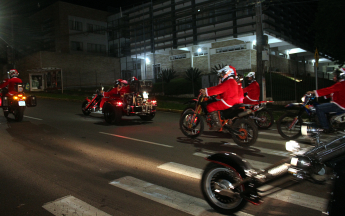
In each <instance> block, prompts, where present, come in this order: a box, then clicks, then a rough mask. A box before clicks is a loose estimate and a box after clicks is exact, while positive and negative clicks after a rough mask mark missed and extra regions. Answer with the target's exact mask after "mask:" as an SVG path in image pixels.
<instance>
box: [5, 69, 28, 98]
mask: <svg viewBox="0 0 345 216" xmlns="http://www.w3.org/2000/svg"><path fill="white" fill-rule="evenodd" d="M8 74H9V76H10V78H9V79H5V80H4V81H3V83H2V84H0V89H2V88H5V87H7V86H8V93H9V94H11V95H12V94H14V93H16V92H17V90H16V89H15V86H16V83H23V81H22V80H21V79H19V78H18V76H19V73H18V71H17V70H16V69H11V70H10V71H9V72H8Z"/></svg>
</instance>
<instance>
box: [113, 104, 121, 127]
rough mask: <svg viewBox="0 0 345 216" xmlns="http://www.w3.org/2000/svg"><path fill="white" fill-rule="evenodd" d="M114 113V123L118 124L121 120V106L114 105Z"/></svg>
mask: <svg viewBox="0 0 345 216" xmlns="http://www.w3.org/2000/svg"><path fill="white" fill-rule="evenodd" d="M114 114H115V118H114V122H115V124H116V125H119V124H120V123H121V120H122V107H115V108H114Z"/></svg>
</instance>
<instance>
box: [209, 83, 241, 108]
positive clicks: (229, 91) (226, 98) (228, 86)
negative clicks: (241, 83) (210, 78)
mask: <svg viewBox="0 0 345 216" xmlns="http://www.w3.org/2000/svg"><path fill="white" fill-rule="evenodd" d="M205 92H206V95H207V96H212V95H219V96H220V98H221V101H222V102H223V104H224V105H226V106H227V107H232V106H233V105H235V104H237V103H238V85H237V82H236V81H235V80H234V79H233V78H232V77H230V78H229V79H228V80H226V81H225V82H223V83H221V84H219V85H217V86H213V87H210V88H205Z"/></svg>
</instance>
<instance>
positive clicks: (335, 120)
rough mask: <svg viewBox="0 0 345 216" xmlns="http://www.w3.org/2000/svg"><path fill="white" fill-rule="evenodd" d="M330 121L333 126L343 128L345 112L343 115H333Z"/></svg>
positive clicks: (344, 125)
mask: <svg viewBox="0 0 345 216" xmlns="http://www.w3.org/2000/svg"><path fill="white" fill-rule="evenodd" d="M330 123H331V125H332V127H333V128H343V127H345V113H344V114H341V115H335V116H332V117H331V119H330Z"/></svg>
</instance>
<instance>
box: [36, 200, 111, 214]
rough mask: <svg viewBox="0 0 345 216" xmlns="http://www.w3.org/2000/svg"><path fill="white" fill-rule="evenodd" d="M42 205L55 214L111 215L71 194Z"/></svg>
mask: <svg viewBox="0 0 345 216" xmlns="http://www.w3.org/2000/svg"><path fill="white" fill-rule="evenodd" d="M42 207H43V208H44V209H46V210H47V211H49V212H50V213H52V214H53V215H56V216H61V215H64V216H75V215H85V216H95V215H97V216H111V215H110V214H107V213H105V212H103V211H101V210H99V209H97V208H95V207H93V206H91V205H89V204H87V203H86V202H84V201H82V200H79V199H77V198H75V197H73V196H66V197H63V198H60V199H57V200H55V201H53V202H49V203H46V204H44V205H43V206H42Z"/></svg>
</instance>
